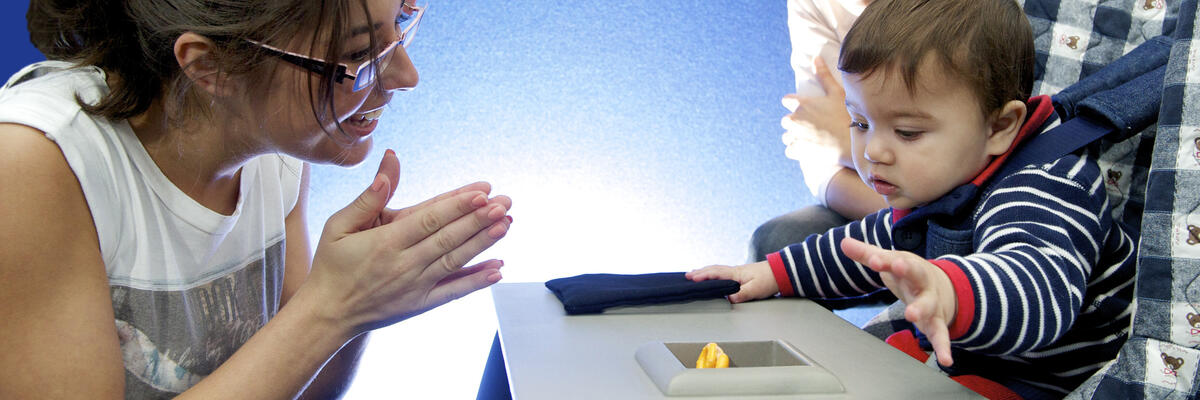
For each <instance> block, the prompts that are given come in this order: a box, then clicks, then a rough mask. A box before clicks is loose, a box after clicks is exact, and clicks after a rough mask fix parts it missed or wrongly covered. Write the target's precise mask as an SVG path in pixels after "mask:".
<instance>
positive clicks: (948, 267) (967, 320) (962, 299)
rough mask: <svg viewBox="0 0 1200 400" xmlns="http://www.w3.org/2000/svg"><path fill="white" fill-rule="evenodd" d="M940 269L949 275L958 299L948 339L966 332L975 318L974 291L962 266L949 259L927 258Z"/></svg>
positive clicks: (958, 336) (956, 337) (955, 337)
mask: <svg viewBox="0 0 1200 400" xmlns="http://www.w3.org/2000/svg"><path fill="white" fill-rule="evenodd" d="M929 262H931V263H933V265H936V266H937V267H938V268H941V269H942V272H945V273H946V276H948V277H950V284H951V285H953V286H954V297H955V298H956V299H957V300H958V311H957V312H955V313H954V323H952V324H950V339H951V340H953V339H958V338H960V337H962V336H963V335H966V334H967V328H970V327H971V323H972V322H974V320H975V291H974V290H972V289H971V281H970V280H968V279H967V274H966V273H964V272H963V271H962V268H960V267H959V266H958V264H955V263H953V262H950V261H949V260H929Z"/></svg>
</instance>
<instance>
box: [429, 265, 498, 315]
mask: <svg viewBox="0 0 1200 400" xmlns="http://www.w3.org/2000/svg"><path fill="white" fill-rule="evenodd" d="M502 266H504V262H503V261H500V260H488V261H484V262H481V263H479V264H475V265H472V266H470V267H466V268H462V269H459V270H458V271H456V272H455V273H453V274H450V275H449V276H447V277H445V278H442V280H440V281H438V283H437V285H435V286H434V287H433V289H432V290H430V292H429V298H430V302H431V303H432V304H430V305H429V306H430V307H437V306H439V305H442V304H445V303H447V302H450V301H452V300H454V299H458V298H460V297H463V296H466V295H467V294H470V293H471V292H474V291H476V290H479V289H483V288H485V287H488V286H491V285H492V284H494V283H496V282H499V281H500V279H501V278H503V276H502V275H501V274H500V267H502Z"/></svg>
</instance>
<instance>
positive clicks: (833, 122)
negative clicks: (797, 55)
mask: <svg viewBox="0 0 1200 400" xmlns="http://www.w3.org/2000/svg"><path fill="white" fill-rule="evenodd" d="M813 68H814V72H815V74H816V77H817V81H818V83H820V84H821V86H822V88H823V89H824V90H825V95H824V96H799V95H795V94H789V95H785V96H783V99H782V103H783V106H784V107H786V108H787V109H788V111H790V112H791V114H788V115H787V116H784V117H783V119H781V120H780V122H779V123H780V125H781V126H782V127H783V129H784V131H785V132H784V133H783V138H782V139H783V144H784V145H786V146H787V150H786V151H785V154H786V155H787V157H788V158H791V159H793V160H797V161H800V162H801V168H802V169H804V168H805V164H808V163H820V164H826V165H834V164H840V165H842V166H844V167H846V168H854V164H853V160H852V159H851V157H850V114H848V113H847V112H846V92H845V91H844V90H842V85H841V84H840V83H838V81H837V80H836V79H834V77H833V74H832V73H830V71H829V68H828V67H826V66H825V61H824V60H822V59H821V57H817V58H816V59H815V60H814V61H813ZM805 175H806V176H807V175H808V174H807V173H806V174H805Z"/></svg>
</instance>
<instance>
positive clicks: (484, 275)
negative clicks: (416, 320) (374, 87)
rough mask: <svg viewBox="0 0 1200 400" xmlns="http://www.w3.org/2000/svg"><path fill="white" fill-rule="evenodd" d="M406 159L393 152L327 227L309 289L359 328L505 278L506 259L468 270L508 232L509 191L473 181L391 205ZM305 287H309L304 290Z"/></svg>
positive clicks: (404, 316) (407, 314) (399, 317)
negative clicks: (395, 206)
mask: <svg viewBox="0 0 1200 400" xmlns="http://www.w3.org/2000/svg"><path fill="white" fill-rule="evenodd" d="M399 175H400V162H399V160H398V159H397V158H396V156H395V154H394V153H392V152H391V151H388V152H387V153H386V154H385V155H384V157H383V160H382V161H381V162H380V166H379V172H378V173H377V174H376V176H375V180H374V181H373V182H372V183H371V186H370V187H369V188H368V189H367V190H366V191H364V192H363V193H362V194H361V195H360V196H359V197H358V198H357V199H355V200H354V201H353V202H352V203H351V204H350V205H348V206H346V207H345V208H343V209H342V210H340V211H338V212H337V213H335V214H334V215H333V216H331V217H330V218H329V220H328V221H327V222H326V224H325V229H324V232H323V233H322V234H321V239H320V241H319V242H318V244H317V250H316V255H315V256H314V258H313V267H312V272H311V274H310V275H309V278H308V281H307V282H305V284H304V286H305V287H309V286H311V289H312V290H317V291H318V294H319V296H320V298H321V299H323V305H322V307H324V308H327V310H323V311H324V312H327V313H329V314H327V315H328V316H329V317H330V318H334V319H335V320H341V321H343V322H344V323H346V324H348V327H349V328H350V329H352V330H353V332H355V333H359V332H363V331H366V330H370V329H375V328H379V327H382V326H386V325H390V324H392V323H395V322H398V321H401V320H404V319H407V318H410V317H412V316H415V315H417V314H420V313H422V312H425V311H428V310H430V309H432V308H434V307H437V306H440V305H442V304H445V303H446V302H449V301H451V300H454V299H457V298H459V297H462V296H465V295H466V294H468V293H471V292H474V291H476V290H479V289H482V288H485V287H487V286H490V285H491V284H493V283H496V282H497V281H499V280H500V278H501V275H500V271H499V269H500V267H501V266H502V265H503V262H502V261H500V260H488V261H484V262H481V263H479V264H475V265H473V266H470V267H465V268H464V265H466V263H467V262H469V261H470V260H471V259H473V258H475V256H477V255H479V254H480V253H482V252H483V251H484V250H486V249H488V248H489V247H491V246H492V245H493V244H495V243H496V242H497V241H499V240H500V239H501V238H503V237H504V235H505V234H506V233H507V232H508V228H509V225H510V224H511V223H512V218H511V217H509V216H508V215H507V214H508V210H509V208H510V207H511V206H512V200H511V199H509V198H508V197H507V196H496V197H492V198H488V195H489V193H490V192H491V185H489V184H487V183H484V182H477V183H472V184H469V185H466V186H463V187H460V188H458V189H455V190H453V191H450V192H447V193H443V194H441V195H439V196H437V197H435V198H433V199H429V200H426V201H425V202H422V203H420V204H417V205H415V206H412V207H408V208H404V209H400V210H390V209H388V208H386V204H387V202H388V200H389V199H390V198H391V196H392V194H393V193H394V192H395V188H396V185H395V182H396V181H397V178H398V177H399ZM304 289H305V288H302V290H304Z"/></svg>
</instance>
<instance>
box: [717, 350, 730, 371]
mask: <svg viewBox="0 0 1200 400" xmlns="http://www.w3.org/2000/svg"><path fill="white" fill-rule="evenodd" d="M716 368H729V356H727V355H725V353H721V354H718V355H717V366H716Z"/></svg>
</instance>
